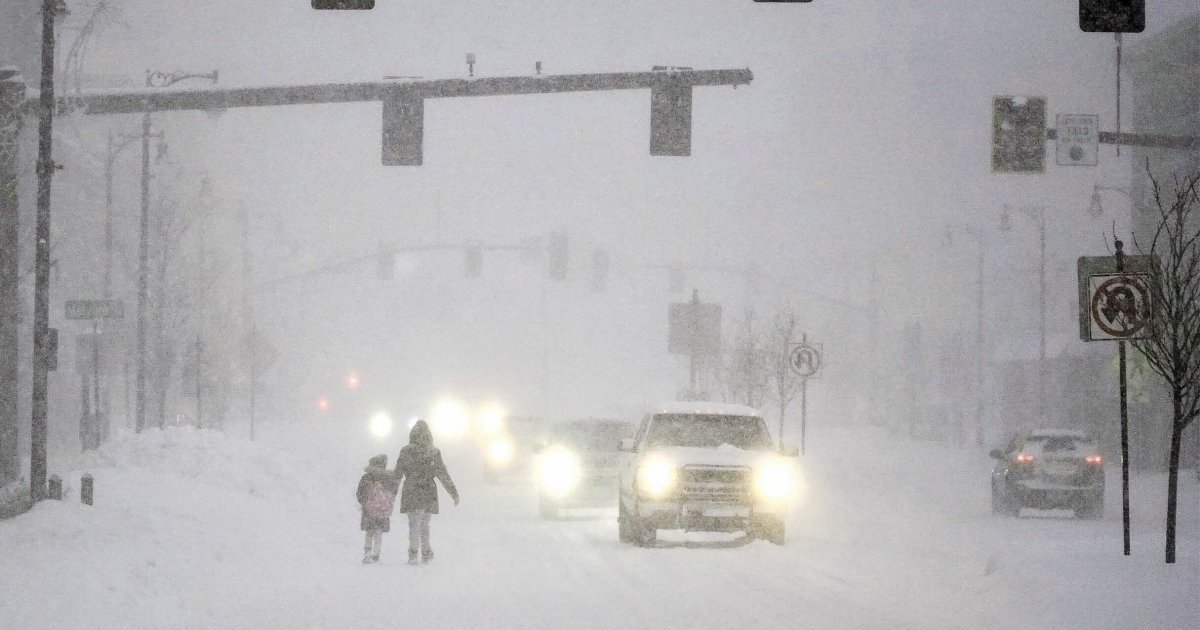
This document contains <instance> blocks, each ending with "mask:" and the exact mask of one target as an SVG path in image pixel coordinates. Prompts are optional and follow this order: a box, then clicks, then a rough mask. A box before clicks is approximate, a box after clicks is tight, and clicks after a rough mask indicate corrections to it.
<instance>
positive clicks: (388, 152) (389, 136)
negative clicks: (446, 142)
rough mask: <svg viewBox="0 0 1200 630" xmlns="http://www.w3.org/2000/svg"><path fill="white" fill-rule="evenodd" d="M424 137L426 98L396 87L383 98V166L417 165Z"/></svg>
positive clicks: (420, 159) (421, 152)
mask: <svg viewBox="0 0 1200 630" xmlns="http://www.w3.org/2000/svg"><path fill="white" fill-rule="evenodd" d="M424 138H425V99H423V98H421V97H419V96H413V95H412V94H408V93H405V92H401V91H399V90H394V91H392V92H390V93H388V94H387V95H386V96H384V98H383V140H382V143H383V155H382V158H381V159H382V160H383V165H384V166H420V165H421V162H422V156H423V150H422V143H423V142H424Z"/></svg>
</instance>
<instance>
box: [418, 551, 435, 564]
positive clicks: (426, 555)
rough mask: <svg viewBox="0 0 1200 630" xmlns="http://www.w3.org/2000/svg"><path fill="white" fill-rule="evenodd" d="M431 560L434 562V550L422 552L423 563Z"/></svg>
mask: <svg viewBox="0 0 1200 630" xmlns="http://www.w3.org/2000/svg"><path fill="white" fill-rule="evenodd" d="M430 560H433V550H432V549H424V550H422V551H421V562H429V561H430Z"/></svg>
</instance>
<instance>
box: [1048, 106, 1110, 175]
mask: <svg viewBox="0 0 1200 630" xmlns="http://www.w3.org/2000/svg"><path fill="white" fill-rule="evenodd" d="M1055 120H1056V122H1057V125H1056V130H1055V131H1056V134H1055V138H1054V143H1055V158H1056V162H1057V163H1058V165H1059V166H1095V165H1096V163H1097V161H1098V159H1099V155H1100V117H1099V116H1095V115H1092V114H1059V115H1058V117H1057V118H1056V119H1055Z"/></svg>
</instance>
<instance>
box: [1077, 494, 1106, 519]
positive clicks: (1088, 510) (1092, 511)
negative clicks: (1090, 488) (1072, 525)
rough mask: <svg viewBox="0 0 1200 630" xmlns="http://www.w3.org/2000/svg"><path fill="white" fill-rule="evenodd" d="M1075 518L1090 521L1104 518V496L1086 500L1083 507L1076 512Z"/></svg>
mask: <svg viewBox="0 0 1200 630" xmlns="http://www.w3.org/2000/svg"><path fill="white" fill-rule="evenodd" d="M1075 518H1083V519H1087V520H1090V521H1094V520H1098V519H1101V518H1104V495H1101V496H1099V497H1093V498H1091V499H1088V500H1085V501H1084V502H1083V505H1081V506H1080V507H1079V508H1078V509H1076V510H1075Z"/></svg>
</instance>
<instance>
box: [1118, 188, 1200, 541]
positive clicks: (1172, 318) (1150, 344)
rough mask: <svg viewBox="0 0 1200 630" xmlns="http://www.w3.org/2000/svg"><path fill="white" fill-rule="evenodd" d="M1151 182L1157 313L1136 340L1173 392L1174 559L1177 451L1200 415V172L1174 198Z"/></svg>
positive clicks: (1170, 530)
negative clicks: (1199, 192)
mask: <svg viewBox="0 0 1200 630" xmlns="http://www.w3.org/2000/svg"><path fill="white" fill-rule="evenodd" d="M1147 171H1149V164H1147ZM1150 182H1151V186H1152V191H1153V194H1154V206H1155V209H1157V210H1158V213H1159V221H1158V226H1157V227H1156V229H1155V231H1154V237H1153V239H1152V240H1151V242H1150V248H1149V252H1148V253H1149V254H1150V256H1151V257H1152V260H1153V267H1152V270H1151V278H1150V300H1151V306H1152V308H1153V312H1152V315H1151V317H1150V320H1149V322H1148V323H1147V336H1146V337H1145V338H1144V339H1140V340H1137V341H1134V342H1133V344H1134V347H1135V348H1137V349H1138V350H1139V351H1140V352H1141V353H1142V354H1143V355H1145V357H1146V360H1147V362H1148V363H1149V364H1150V367H1151V369H1153V370H1154V371H1155V372H1157V373H1158V374H1159V375H1160V376H1162V377H1163V379H1164V380H1165V381H1166V382H1167V385H1168V386H1169V388H1170V390H1171V406H1172V418H1171V451H1170V456H1169V465H1168V468H1167V535H1166V561H1167V563H1174V562H1175V514H1176V509H1175V506H1176V499H1177V496H1178V495H1177V487H1178V482H1179V450H1180V446H1181V442H1182V436H1183V431H1184V429H1185V428H1187V426H1188V424H1190V423H1191V422H1192V420H1194V419H1195V418H1196V416H1197V415H1200V225H1198V220H1200V217H1197V216H1196V207H1197V206H1198V205H1200V197H1198V196H1197V185H1198V183H1200V172H1196V173H1192V174H1190V175H1187V176H1185V177H1183V178H1179V177H1176V178H1175V186H1174V191H1172V192H1171V193H1168V194H1169V196H1170V197H1172V198H1164V194H1163V191H1162V190H1161V187H1160V186H1159V183H1158V181H1157V180H1156V179H1155V178H1154V177H1153V176H1150ZM1138 249H1139V250H1141V247H1140V246H1139V247H1138Z"/></svg>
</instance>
